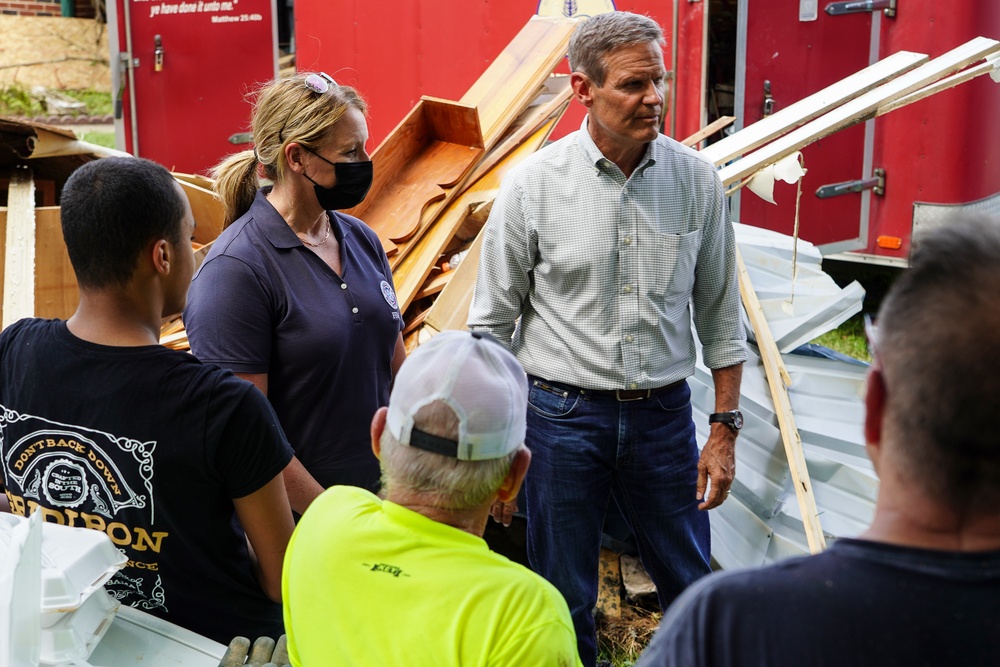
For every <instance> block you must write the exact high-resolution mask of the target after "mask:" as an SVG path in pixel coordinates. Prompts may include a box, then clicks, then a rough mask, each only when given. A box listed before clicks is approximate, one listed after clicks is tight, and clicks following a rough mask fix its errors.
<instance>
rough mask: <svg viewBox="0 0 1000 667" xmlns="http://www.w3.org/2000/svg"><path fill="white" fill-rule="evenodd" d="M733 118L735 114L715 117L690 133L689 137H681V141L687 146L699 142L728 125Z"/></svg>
mask: <svg viewBox="0 0 1000 667" xmlns="http://www.w3.org/2000/svg"><path fill="white" fill-rule="evenodd" d="M735 120H736V116H722V117H721V118H716V119H715V120H713V121H712V122H711V123H709V124H708V125H706V126H705V127H703V128H701V129H700V130H698V131H697V132H695V133H694V134H692V135H691V136H690V137H687V138H686V139H683V140H682V141H681V143H682V144H684V145H685V146H687V147H688V148H690V147H692V146H695V145H697V144H699V143H701V141H702V140H704V139H705V138H706V137H710V136H712V135H713V134H715V133H716V132H718V131H719V130H722V129H725V128H727V127H729V126H730V125H732V124H733V121H735Z"/></svg>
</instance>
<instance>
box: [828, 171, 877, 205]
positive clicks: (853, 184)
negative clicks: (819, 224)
mask: <svg viewBox="0 0 1000 667" xmlns="http://www.w3.org/2000/svg"><path fill="white" fill-rule="evenodd" d="M873 174H874V175H873V176H872V177H871V178H863V179H861V180H858V181H844V182H843V183H831V184H830V185H823V186H821V187H820V188H819V189H817V190H816V196H817V197H819V198H820V199H829V198H830V197H837V196H839V195H846V194H850V193H852V192H861V191H862V190H871V191H872V192H874V193H875V194H877V195H879V196H882V195H884V194H885V169H876V170H875V171H874V172H873Z"/></svg>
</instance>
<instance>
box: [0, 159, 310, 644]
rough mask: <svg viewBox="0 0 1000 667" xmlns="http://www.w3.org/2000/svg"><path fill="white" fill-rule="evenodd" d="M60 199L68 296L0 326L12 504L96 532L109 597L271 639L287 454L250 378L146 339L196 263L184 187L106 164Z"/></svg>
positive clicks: (0, 403) (218, 629)
mask: <svg viewBox="0 0 1000 667" xmlns="http://www.w3.org/2000/svg"><path fill="white" fill-rule="evenodd" d="M61 206H62V226H63V236H64V238H65V241H66V246H67V249H68V250H69V256H70V260H71V262H72V263H73V269H74V271H75V272H76V275H77V281H78V283H79V285H80V305H79V307H78V309H77V310H76V312H75V313H74V314H73V316H72V317H70V318H69V319H68V320H66V321H62V320H41V319H24V320H20V321H19V322H16V323H15V324H13V325H11V326H10V327H8V328H7V329H6V330H5V331H3V333H2V334H0V482H2V483H3V484H4V486H5V487H6V496H7V499H8V501H9V503H10V506H11V510H12V511H13V512H15V513H17V514H22V515H27V514H29V513H31V512H32V511H36V510H37V511H41V512H42V513H43V516H44V518H45V520H46V521H52V522H55V523H61V524H66V525H71V526H79V527H86V528H92V529H96V530H101V531H103V532H105V533H107V534H108V536H109V537H110V538H111V540H112V541H113V542H114V543H115V544H116V545H117V546H118V547H119V548H120V549H121V550H122V552H123V553H124V554H125V555H126V556H127V557H128V559H129V560H128V563H127V565H126V566H125V568H124V569H122V570H121V571H120V572H118V573H117V574H116V575H115V576H114V578H113V579H112V580H111V581H110V582H108V584H106V588H107V589H108V591H109V592H110V593H111V595H113V596H115V597H116V598H118V599H119V600H121V601H122V603H123V604H129V605H132V606H134V607H137V608H139V609H142V610H144V611H147V612H149V613H152V614H154V615H157V616H160V617H162V618H165V619H167V620H169V621H172V622H174V623H177V624H178V625H181V626H183V627H186V628H188V629H190V630H193V631H195V632H198V633H200V634H202V635H205V636H207V637H210V638H212V639H215V640H216V641H219V642H223V643H228V642H229V640H230V639H232V638H233V637H234V636H236V635H243V636H249V637H257V636H265V635H266V636H272V637H275V638H277V637H278V636H279V635H280V634H281V633H282V620H281V605H280V599H281V566H282V561H283V559H284V553H285V547H286V544H287V542H288V538H289V536H290V535H291V532H292V529H293V522H292V515H291V510H290V509H289V506H288V500H287V497H286V495H285V488H284V484H283V482H282V477H281V473H282V470H283V469H284V468H285V466H286V465H287V464H288V462H289V461H290V460H291V457H292V452H291V448H290V447H289V445H288V442H287V441H286V439H285V436H284V434H283V433H282V431H281V428H280V426H279V425H278V420H277V418H276V417H275V415H274V412H273V410H272V409H271V407H270V404H269V403H268V402H267V400H266V399H265V398H264V396H263V395H262V394H260V392H259V391H258V390H257V389H256V388H255V387H253V386H252V385H251V384H250V383H248V382H244V381H242V380H240V379H238V378H236V377H235V376H233V375H232V373H230V372H229V371H224V370H222V369H220V368H218V367H216V366H212V365H207V364H202V363H200V362H199V361H198V360H197V359H195V358H194V357H193V356H191V355H189V354H186V353H183V352H178V351H174V350H169V349H167V348H164V347H162V346H160V345H159V331H160V323H161V318H163V317H166V316H169V315H172V314H175V313H178V312H180V311H181V310H182V309H183V307H184V302H185V298H186V294H187V287H188V284H189V283H190V281H191V275H192V273H193V271H194V255H193V253H192V249H191V243H190V237H191V234H192V231H193V229H194V220H193V218H192V214H191V209H190V206H189V204H188V202H187V199H186V197H185V196H184V194H183V191H182V190H181V189H180V187H179V186H178V185H177V184H176V183H175V182H174V179H173V178H172V177H171V175H170V173H169V172H168V171H167V170H166V169H164V168H163V167H161V166H160V165H157V164H155V163H153V162H150V161H148V160H143V159H132V158H106V159H102V160H97V161H94V162H90V163H88V164H86V165H84V166H83V167H81V168H80V169H78V170H77V171H76V172H74V173H73V175H72V176H71V177H70V179H69V180H68V181H67V183H66V186H65V188H64V189H63V192H62V197H61ZM248 540H249V546H248ZM250 547H252V548H250Z"/></svg>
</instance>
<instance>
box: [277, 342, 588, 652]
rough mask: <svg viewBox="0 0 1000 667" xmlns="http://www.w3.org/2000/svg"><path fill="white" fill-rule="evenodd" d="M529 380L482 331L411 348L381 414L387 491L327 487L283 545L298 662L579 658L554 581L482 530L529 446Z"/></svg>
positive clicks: (291, 639)
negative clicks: (498, 547) (514, 558)
mask: <svg viewBox="0 0 1000 667" xmlns="http://www.w3.org/2000/svg"><path fill="white" fill-rule="evenodd" d="M526 392H527V385H526V382H525V379H524V371H523V370H522V369H521V366H520V364H518V362H517V360H516V359H515V358H514V356H513V355H512V354H511V353H510V352H508V351H507V349H506V348H504V347H503V346H502V345H500V344H499V343H497V342H496V341H494V340H491V339H490V337H489V336H486V335H484V334H479V333H469V332H465V331H446V332H443V333H441V334H438V335H437V336H435V337H434V338H432V339H431V340H430V341H429V342H427V343H424V344H423V345H421V346H420V347H418V348H417V349H416V351H414V352H413V354H411V355H410V356H409V357H407V359H406V361H405V362H404V363H403V365H402V366H401V368H400V370H399V373H398V374H397V375H396V379H395V382H394V384H393V389H392V394H391V395H390V397H389V407H388V408H381V409H380V410H379V411H378V412H377V413H376V414H375V418H374V419H373V421H372V449H373V450H374V451H375V455H376V456H378V457H379V459H380V461H381V466H382V490H383V494H384V496H385V498H384V500H380V499H379V498H377V497H375V496H374V495H372V494H371V493H369V492H368V491H365V490H363V489H358V488H354V487H346V486H338V487H333V488H331V489H329V490H328V491H326V492H325V493H324V494H323V495H321V496H320V497H319V498H318V499H316V500H315V501H313V504H312V505H311V506H310V507H309V509H308V510H307V511H306V513H305V514H304V515H303V517H302V520H301V521H300V522H299V524H298V527H297V528H296V530H295V533H294V534H293V536H292V541H291V543H290V544H289V547H288V558H287V559H286V560H285V571H284V587H283V592H284V601H285V629H286V632H287V633H288V647H289V655H290V656H291V658H292V662H293V664H306V665H312V664H343V665H427V666H428V667H432V666H433V667H449V666H452V665H453V666H455V667H458V666H459V665H495V666H497V667H500V666H504V665H507V666H509V667H521V666H523V665H552V666H553V667H573V666H575V665H579V664H580V661H579V658H578V657H577V653H576V644H575V642H574V638H573V626H572V624H571V622H570V617H569V610H568V609H567V607H566V602H565V601H564V600H563V599H562V597H561V596H560V595H559V592H558V591H557V590H556V589H555V588H554V587H553V586H552V585H551V584H549V583H548V582H547V581H545V580H544V579H542V578H541V577H539V576H538V575H537V574H535V573H533V572H531V571H530V570H528V569H527V568H525V567H523V566H521V565H518V564H516V563H512V562H511V561H509V560H507V559H506V558H504V557H503V556H500V555H498V554H495V553H493V552H492V551H490V550H489V548H488V547H487V546H486V542H485V541H484V540H483V539H482V534H483V531H484V529H485V527H486V520H487V517H488V516H489V512H490V507H491V505H492V504H493V501H494V499H497V498H499V499H500V500H502V501H508V500H510V499H512V498H514V497H515V496H516V495H517V491H518V489H519V488H520V486H521V480H522V479H524V474H525V472H526V471H527V469H528V464H529V462H530V460H531V455H530V453H529V452H528V450H527V448H525V446H524V430H525V426H524V424H525V410H526Z"/></svg>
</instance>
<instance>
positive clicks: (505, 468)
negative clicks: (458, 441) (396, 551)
mask: <svg viewBox="0 0 1000 667" xmlns="http://www.w3.org/2000/svg"><path fill="white" fill-rule="evenodd" d="M414 422H415V424H414V425H415V426H416V427H417V428H419V429H420V430H422V431H424V432H426V433H430V434H432V435H436V436H439V437H442V438H457V437H458V418H457V417H456V416H455V413H454V412H453V411H452V409H451V408H450V407H448V405H447V404H445V403H443V402H441V401H435V402H434V403H430V404H429V405H426V406H424V407H423V408H421V409H420V411H419V412H417V414H416V417H415V419H414ZM379 442H380V445H381V454H380V460H381V468H382V489H383V491H386V492H392V491H393V490H399V489H403V490H406V491H409V492H411V493H418V494H420V495H421V496H424V497H425V498H426V502H427V503H428V504H429V505H431V506H433V507H437V508H440V509H446V510H457V511H465V510H473V509H477V508H479V507H482V506H483V505H485V504H486V503H488V502H491V501H492V500H493V498H494V497H495V496H496V493H497V491H498V490H499V489H500V485H501V484H502V483H503V481H504V478H506V477H507V473H508V472H510V466H511V464H512V463H513V461H514V457H515V456H516V455H517V451H514V452H512V453H510V454H508V455H507V456H504V457H502V458H498V459H492V460H487V461H461V460H459V459H456V458H452V457H450V456H444V455H441V454H435V453H434V452H428V451H425V450H422V449H417V448H416V447H410V446H407V445H402V444H400V443H399V441H398V440H396V438H395V437H394V436H393V435H392V434H391V433H390V432H389V429H385V430H384V431H383V432H382V437H381V439H380V441H379Z"/></svg>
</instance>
